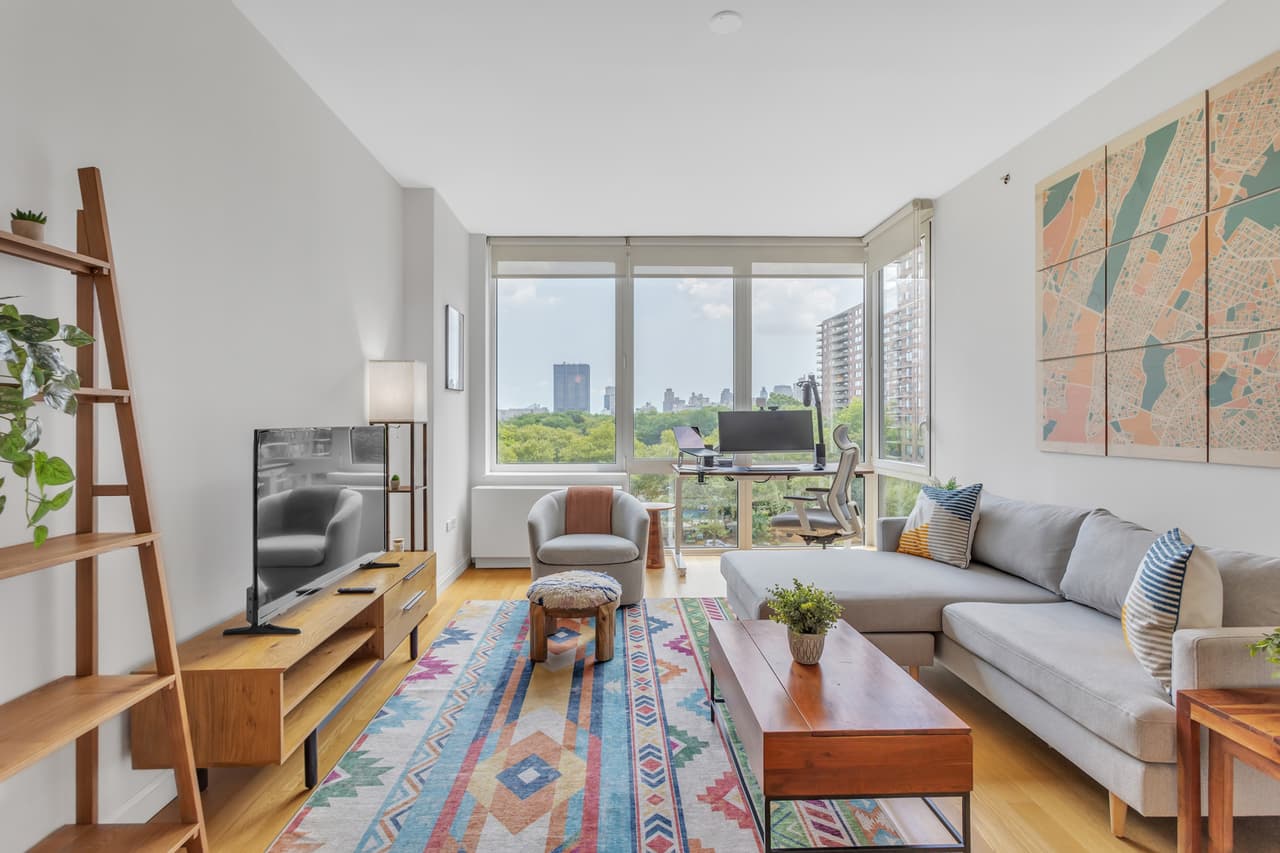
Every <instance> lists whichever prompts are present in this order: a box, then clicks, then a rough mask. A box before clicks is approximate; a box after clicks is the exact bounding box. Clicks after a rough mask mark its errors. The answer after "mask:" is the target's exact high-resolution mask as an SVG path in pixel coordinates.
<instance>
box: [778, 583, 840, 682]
mask: <svg viewBox="0 0 1280 853" xmlns="http://www.w3.org/2000/svg"><path fill="white" fill-rule="evenodd" d="M767 604H768V605H769V610H770V614H769V618H770V619H772V620H773V621H774V622H780V623H782V624H783V625H786V626H787V639H788V641H789V642H790V645H791V657H793V658H795V661H796V663H802V664H815V663H817V662H818V660H819V659H820V658H821V657H822V648H823V646H824V645H826V640H827V632H828V631H830V630H831V629H832V628H834V627H835V624H836V620H837V619H839V618H840V613H841V609H840V604H839V602H837V601H836V599H835V596H834V595H832V594H831V593H829V592H827V591H826V590H824V589H819V588H818V587H817V586H815V585H813V584H807V583H801V582H800V579H799V578H792V580H791V587H790V588H788V587H785V586H783V585H781V584H775V585H774V586H771V587H769V600H768V602H767Z"/></svg>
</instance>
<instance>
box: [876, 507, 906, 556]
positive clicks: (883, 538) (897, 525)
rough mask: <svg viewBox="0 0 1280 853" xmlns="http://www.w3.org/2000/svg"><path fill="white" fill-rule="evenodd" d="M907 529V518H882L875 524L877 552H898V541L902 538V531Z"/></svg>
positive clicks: (902, 516) (903, 516)
mask: <svg viewBox="0 0 1280 853" xmlns="http://www.w3.org/2000/svg"><path fill="white" fill-rule="evenodd" d="M906 527H907V517H906V516H905V515H901V516H890V517H889V518H882V519H880V520H879V521H877V522H876V550H877V551H896V550H898V540H899V539H901V538H902V531H903V530H905V529H906Z"/></svg>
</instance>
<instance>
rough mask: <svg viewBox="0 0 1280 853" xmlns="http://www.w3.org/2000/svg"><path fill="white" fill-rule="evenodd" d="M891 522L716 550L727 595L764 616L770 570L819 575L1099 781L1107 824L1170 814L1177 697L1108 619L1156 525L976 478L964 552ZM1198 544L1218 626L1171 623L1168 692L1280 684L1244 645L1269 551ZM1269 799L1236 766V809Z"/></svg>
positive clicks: (1252, 629) (902, 654)
mask: <svg viewBox="0 0 1280 853" xmlns="http://www.w3.org/2000/svg"><path fill="white" fill-rule="evenodd" d="M904 523H905V519H902V518H885V519H881V520H880V523H879V526H878V528H877V533H878V539H877V547H878V549H879V550H877V551H869V550H865V549H849V550H829V551H802V552H796V551H766V550H754V551H735V552H730V553H727V554H725V555H724V556H723V557H722V558H721V564H720V571H721V574H723V575H724V577H725V580H726V581H727V584H728V596H729V602H730V604H731V605H732V607H733V609H734V612H735V613H737V614H738V616H739V617H740V618H762V617H764V616H766V615H767V613H768V611H767V607H766V605H765V599H766V597H767V592H766V590H767V589H768V587H770V586H771V585H773V584H775V583H787V582H789V581H790V579H791V578H793V577H798V578H800V579H801V580H804V581H806V582H811V583H816V584H818V585H819V586H821V587H823V588H825V589H827V590H830V591H831V592H833V593H834V594H835V595H836V597H837V598H838V599H839V600H840V603H841V605H842V606H843V607H844V618H845V619H846V621H848V622H849V624H850V625H852V626H853V627H854V628H856V629H858V630H859V631H861V632H862V633H863V634H864V635H865V636H866V637H867V638H868V639H870V640H871V641H872V642H873V643H875V644H876V645H877V646H878V647H879V648H880V649H882V650H883V651H884V652H885V653H886V654H887V655H889V657H890V658H892V659H893V660H894V661H895V662H897V663H898V664H900V665H902V666H906V667H912V668H914V667H919V666H927V665H931V664H934V663H937V664H941V665H942V666H944V667H946V668H947V669H949V670H951V671H952V672H953V673H955V674H956V675H957V676H959V677H960V678H961V679H963V680H964V681H965V682H967V683H968V684H970V685H971V686H972V687H974V688H975V689H976V690H978V691H979V692H980V693H982V694H983V695H984V696H986V697H987V698H988V699H990V700H991V701H992V702H993V703H995V704H996V705H997V706H999V707H1000V708H1002V709H1003V710H1004V711H1005V712H1007V713H1008V714H1010V715H1011V716H1012V717H1014V718H1015V719H1017V720H1018V721H1019V722H1020V723H1022V724H1023V725H1024V726H1026V727H1027V728H1028V729H1030V730H1031V731H1032V732H1034V733H1035V734H1036V735H1037V736H1038V737H1039V738H1040V739H1042V740H1043V741H1045V742H1046V743H1047V744H1049V745H1050V746H1051V747H1053V748H1054V749H1056V750H1057V751H1058V752H1060V753H1062V754H1063V755H1064V756H1066V757H1067V758H1068V759H1069V760H1071V761H1072V762H1073V763H1074V764H1076V766H1078V767H1079V768H1081V769H1082V770H1083V771H1084V772H1086V773H1088V774H1089V775H1090V776H1091V777H1093V778H1094V779H1095V780H1097V781H1098V782H1099V783H1100V784H1102V785H1103V786H1105V787H1106V789H1107V790H1108V791H1109V792H1110V793H1111V795H1112V805H1113V808H1118V809H1120V812H1121V814H1120V815H1119V817H1120V821H1119V825H1122V824H1123V811H1124V809H1125V807H1126V804H1127V806H1131V807H1133V808H1134V809H1136V810H1137V811H1138V812H1139V813H1141V814H1143V815H1148V816H1172V815H1175V814H1176V813H1177V773H1176V770H1177V765H1176V757H1175V715H1174V706H1173V703H1172V701H1171V699H1170V696H1169V694H1168V693H1166V692H1165V690H1164V688H1163V686H1161V684H1160V683H1159V682H1158V681H1156V680H1155V679H1154V678H1152V677H1151V676H1150V675H1149V674H1147V672H1146V671H1145V670H1144V669H1143V668H1142V666H1141V665H1140V664H1139V663H1138V661H1137V659H1136V658H1135V657H1134V655H1133V654H1132V652H1130V651H1129V649H1128V647H1127V646H1126V645H1125V641H1124V636H1123V633H1122V631H1121V628H1120V618H1119V617H1120V607H1121V605H1122V603H1123V601H1124V597H1125V594H1126V592H1127V591H1128V589H1129V585H1130V583H1131V582H1132V580H1133V577H1134V575H1135V574H1136V572H1137V569H1138V565H1139V563H1140V561H1141V559H1142V556H1143V555H1144V554H1145V553H1146V551H1147V548H1148V547H1149V546H1150V545H1151V542H1152V541H1153V540H1154V538H1155V536H1156V534H1155V533H1153V532H1152V531H1150V530H1147V529H1145V528H1143V527H1139V526H1138V525H1136V524H1132V523H1130V522H1127V521H1124V520H1122V519H1119V518H1116V517H1115V516H1114V515H1112V514H1111V513H1109V512H1107V511H1106V510H1104V509H1095V510H1088V509H1076V508H1071V507H1060V506H1048V505H1044V504H1034V503H1026V502H1023V501H1014V500H1008V499H1005V498H1000V497H998V496H995V495H992V494H989V493H988V494H984V495H983V496H982V502H981V507H980V514H979V521H978V527H977V531H976V534H975V538H974V543H973V558H974V562H973V563H972V564H971V565H970V566H969V568H967V569H958V568H955V567H953V566H949V565H945V564H943V563H937V562H933V561H931V560H926V559H923V558H920V557H913V556H909V555H906V554H898V553H896V548H897V543H898V538H899V535H900V534H901V532H902V528H903V524H904ZM1189 526H1194V525H1193V524H1192V525H1189ZM1205 551H1206V552H1208V553H1209V554H1210V555H1212V556H1213V557H1214V559H1215V560H1216V561H1217V564H1218V568H1219V570H1220V571H1221V574H1222V581H1223V594H1224V613H1223V624H1224V625H1225V626H1226V627H1224V628H1221V629H1212V630H1181V631H1178V632H1177V633H1176V635H1175V638H1174V654H1173V682H1174V683H1173V687H1174V690H1175V692H1176V691H1177V690H1179V689H1190V688H1196V687H1256V686H1270V685H1277V684H1280V682H1277V681H1276V680H1274V679H1273V678H1272V677H1271V676H1272V670H1273V669H1274V667H1272V666H1271V665H1270V664H1267V663H1266V662H1265V661H1264V660H1262V659H1261V658H1251V657H1250V656H1249V652H1248V650H1247V645H1248V643H1249V642H1251V641H1252V640H1254V639H1256V638H1258V637H1259V636H1261V635H1262V634H1264V633H1266V632H1268V631H1270V630H1272V629H1273V628H1274V627H1276V626H1277V625H1280V558H1276V557H1266V556H1262V555H1258V554H1249V553H1244V552H1240V551H1229V550H1225V549H1221V548H1209V547H1206V548H1205ZM1278 812H1280V784H1277V783H1276V782H1274V781H1271V780H1269V779H1267V778H1265V777H1264V776H1262V775H1261V774H1259V773H1257V772H1256V771H1254V770H1252V769H1251V768H1246V767H1243V766H1241V767H1238V768H1237V782H1236V785H1235V813H1236V814H1237V815H1257V814H1276V813H1278ZM1113 825H1117V824H1116V823H1114V822H1113Z"/></svg>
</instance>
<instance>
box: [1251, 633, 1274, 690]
mask: <svg viewBox="0 0 1280 853" xmlns="http://www.w3.org/2000/svg"><path fill="white" fill-rule="evenodd" d="M1259 652H1261V653H1262V654H1265V655H1266V656H1267V662H1268V663H1273V664H1275V665H1276V671H1275V672H1274V673H1273V674H1272V678H1280V628H1276V629H1275V630H1274V631H1272V632H1271V633H1270V634H1267V635H1266V636H1264V637H1263V638H1262V639H1261V640H1258V642H1256V643H1253V644H1252V645H1250V646H1249V657H1256V656H1257V655H1258V653H1259Z"/></svg>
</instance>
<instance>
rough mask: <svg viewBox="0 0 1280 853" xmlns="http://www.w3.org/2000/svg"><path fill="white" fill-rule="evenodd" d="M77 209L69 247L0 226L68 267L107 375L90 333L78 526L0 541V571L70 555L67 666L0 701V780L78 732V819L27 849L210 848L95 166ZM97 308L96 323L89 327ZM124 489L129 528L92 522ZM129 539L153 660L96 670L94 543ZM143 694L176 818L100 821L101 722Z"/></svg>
mask: <svg viewBox="0 0 1280 853" xmlns="http://www.w3.org/2000/svg"><path fill="white" fill-rule="evenodd" d="M79 177H80V195H81V198H82V200H83V205H84V207H83V209H82V210H80V211H79V212H78V213H77V216H76V251H74V252H71V251H68V250H66V249H61V248H58V247H57V246H51V245H49V244H47V243H41V242H39V241H36V240H28V239H26V238H23V237H18V236H16V235H14V234H9V233H7V232H0V254H5V255H11V256H13V257H18V258H24V259H26V260H29V261H34V262H35V263H38V264H44V265H47V266H52V267H56V268H58V269H63V270H68V271H69V272H71V273H73V274H74V275H75V277H76V324H77V325H78V326H80V328H82V329H84V330H85V331H86V332H88V333H89V334H92V335H95V336H96V337H97V338H98V340H99V341H100V342H101V343H102V349H103V353H104V355H105V356H106V361H107V370H108V373H109V376H110V387H95V381H96V379H97V371H96V366H97V358H96V355H97V344H93V345H90V346H85V347H80V348H79V349H78V350H77V351H76V370H77V371H78V372H79V374H80V381H81V383H82V384H83V385H84V387H83V388H81V389H80V391H79V393H78V394H77V397H78V398H79V401H80V402H81V403H87V404H90V405H88V406H86V407H85V408H83V409H81V410H80V411H81V414H82V415H83V416H81V417H77V418H76V452H75V469H76V471H77V472H78V474H79V476H78V478H77V483H76V490H75V515H76V532H75V533H72V534H69V535H66V536H53V537H50V538H49V539H48V540H47V541H46V542H45V543H44V544H43V545H41V546H40V547H36V546H35V545H33V544H30V543H28V544H24V545H13V546H10V547H8V548H0V580H3V579H4V578H11V577H16V576H17V575H21V574H26V573H28V572H35V571H40V570H41V569H47V568H50V567H51V566H58V565H63V564H66V563H70V562H74V563H75V565H76V672H75V675H72V676H65V677H63V678H59V679H57V680H55V681H52V682H50V683H48V684H46V685H44V686H43V687H40V688H38V689H36V690H33V691H31V692H30V693H27V694H25V695H23V696H19V697H18V698H17V699H14V700H13V701H11V702H7V703H4V704H3V705H0V781H2V780H4V779H7V778H8V777H10V776H12V775H13V774H15V773H18V772H19V771H21V770H23V769H25V768H26V767H29V766H31V765H32V764H34V763H35V762H37V761H40V760H41V759H43V758H44V757H46V756H47V755H49V754H50V753H53V752H54V751H56V750H58V749H59V748H61V747H62V746H65V745H66V744H68V743H71V742H72V741H74V742H75V744H76V822H75V823H74V824H71V825H69V826H64V827H62V828H61V829H59V830H57V831H56V832H54V833H53V834H52V835H50V836H48V837H47V838H45V839H44V840H43V841H41V842H40V843H39V844H37V845H36V846H35V847H34V848H32V850H34V851H42V853H54V851H68V850H129V851H147V853H151V852H152V851H155V853H172V851H175V850H179V849H182V848H184V847H185V848H186V849H187V850H188V851H189V853H205V851H207V850H208V849H209V845H208V840H207V837H206V835H205V826H204V816H203V813H202V810H201V805H200V794H199V790H198V788H197V784H196V768H195V762H194V761H193V759H192V752H191V735H190V730H189V728H188V725H187V707H186V702H185V700H184V698H183V690H182V679H181V678H179V677H178V653H177V644H176V643H175V641H174V635H173V617H172V614H171V613H170V611H169V594H168V592H167V590H166V587H165V573H164V565H163V562H162V561H161V559H160V548H159V542H158V534H157V533H156V532H155V529H154V527H153V526H152V519H151V505H150V502H149V499H148V497H147V485H146V479H145V477H144V471H143V465H142V450H141V447H140V445H139V441H138V425H137V421H136V419H135V416H134V412H135V404H134V397H133V392H132V391H131V390H130V384H129V366H128V362H127V360H126V358H125V347H124V326H123V324H122V321H121V317H120V299H119V291H118V289H117V284H116V273H115V265H114V263H113V262H112V252H111V233H110V230H109V229H108V227H107V210H106V204H105V202H104V200H103V194H102V175H101V173H100V172H99V171H98V169H97V168H95V167H88V168H84V169H80V170H79ZM99 318H100V319H101V332H100V333H99V332H97V331H95V329H96V327H97V325H98V320H99ZM93 404H103V405H109V406H111V407H112V408H113V409H114V410H115V413H116V423H117V427H118V429H117V432H118V433H119V437H120V453H121V457H122V459H123V461H124V471H125V481H126V482H125V483H120V484H100V483H97V482H96V470H97V466H96V464H95V461H96V460H95V454H96V452H97V446H96V440H97V431H96V427H95V419H94V417H93V412H94V409H95V406H94V405H93ZM108 496H119V497H127V498H128V499H129V507H130V510H131V511H132V515H133V532H123V533H116V532H103V531H100V530H98V529H97V523H98V513H97V505H96V503H95V498H98V497H108ZM125 548H136V549H137V551H138V559H139V562H140V563H141V568H142V585H143V591H144V594H145V597H146V604H147V617H148V621H149V623H150V628H151V642H152V646H153V647H154V650H155V658H156V667H155V672H154V673H152V674H146V675H102V674H99V672H98V555H99V554H105V553H107V552H109V551H118V550H121V549H125ZM152 697H158V699H159V700H160V701H161V702H162V703H163V705H164V709H165V714H164V719H165V722H164V724H163V729H164V731H163V732H159V731H157V735H163V736H164V737H165V738H166V740H167V743H168V746H169V748H170V749H171V754H172V755H174V756H176V758H175V759H174V760H173V768H174V771H173V772H174V777H175V782H176V783H177V788H178V813H179V816H180V819H179V822H174V823H145V824H101V823H99V822H98V727H99V726H101V725H102V724H103V723H104V722H106V721H107V720H109V719H111V718H113V717H115V716H117V715H118V714H121V713H124V712H125V711H128V710H129V709H130V708H133V707H134V706H135V705H138V704H139V703H142V702H144V701H146V700H148V699H150V698H152Z"/></svg>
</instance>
